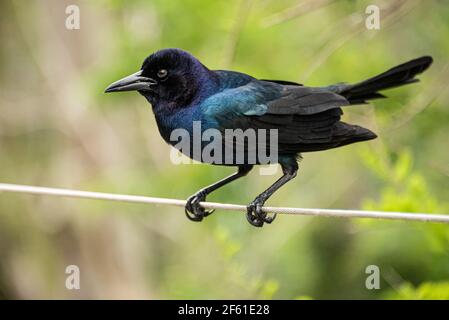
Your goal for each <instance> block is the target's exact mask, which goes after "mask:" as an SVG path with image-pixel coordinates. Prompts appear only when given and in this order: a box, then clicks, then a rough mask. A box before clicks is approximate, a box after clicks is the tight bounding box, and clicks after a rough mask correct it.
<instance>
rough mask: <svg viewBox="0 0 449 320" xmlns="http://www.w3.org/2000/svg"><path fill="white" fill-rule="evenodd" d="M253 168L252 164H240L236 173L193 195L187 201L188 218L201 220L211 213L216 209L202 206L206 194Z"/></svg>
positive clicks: (242, 175)
mask: <svg viewBox="0 0 449 320" xmlns="http://www.w3.org/2000/svg"><path fill="white" fill-rule="evenodd" d="M252 168H253V166H252V165H242V166H239V169H238V171H237V172H236V173H234V174H232V175H230V176H228V177H226V178H224V179H222V180H220V181H218V182H216V183H214V184H212V185H210V186H207V187H205V188H203V189H201V190H200V191H198V192H197V193H195V194H194V195H192V196H191V197H189V198H188V199H187V203H186V206H185V213H186V216H187V218H189V219H190V220H192V221H201V220H203V218H204V217H207V216H208V215H210V214H211V213H212V212H214V210H205V209H204V208H203V207H201V206H200V202H202V201H205V200H206V196H207V195H208V194H209V193H211V192H212V191H214V190H217V189H218V188H221V187H222V186H224V185H226V184H228V183H230V182H232V181H234V180H237V179H238V178H241V177H244V176H246V175H247V174H248V172H250V171H251V169H252Z"/></svg>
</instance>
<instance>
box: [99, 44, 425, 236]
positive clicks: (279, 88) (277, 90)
mask: <svg viewBox="0 0 449 320" xmlns="http://www.w3.org/2000/svg"><path fill="white" fill-rule="evenodd" d="M431 63H432V58H431V57H429V56H424V57H421V58H417V59H414V60H411V61H409V62H406V63H403V64H401V65H399V66H396V67H394V68H392V69H390V70H388V71H386V72H384V73H382V74H380V75H378V76H375V77H373V78H370V79H368V80H365V81H362V82H359V83H356V84H346V83H338V84H335V85H331V86H325V87H307V86H303V85H301V84H298V83H294V82H290V81H281V80H258V79H256V78H253V77H251V76H249V75H247V74H244V73H239V72H234V71H227V70H209V69H208V68H207V67H206V66H204V65H203V64H202V63H201V62H200V61H199V60H197V59H196V58H195V57H194V56H192V55H191V54H189V53H188V52H186V51H183V50H180V49H164V50H160V51H157V52H155V53H153V54H152V55H150V56H149V57H147V58H146V59H145V61H144V62H143V64H142V67H141V69H140V70H139V71H138V72H136V73H134V74H132V75H130V76H128V77H125V78H123V79H121V80H119V81H116V82H114V83H112V84H111V85H110V86H109V87H107V89H106V92H121V91H138V92H139V93H140V94H141V95H143V96H144V97H145V98H146V99H147V100H148V101H149V102H150V103H151V105H152V108H153V112H154V114H155V118H156V122H157V125H158V128H159V132H160V134H161V135H162V138H163V139H164V140H165V141H166V142H167V143H170V144H172V145H174V144H175V142H176V141H172V139H170V136H171V133H172V132H173V131H174V130H175V129H185V130H186V132H188V133H189V134H192V127H193V125H192V124H193V123H194V121H199V122H200V123H201V130H203V131H205V130H207V129H217V130H219V132H224V131H225V129H242V130H244V131H246V130H248V129H252V130H255V131H259V130H261V129H265V130H266V129H274V130H276V132H277V134H278V136H277V146H276V152H277V162H278V163H279V164H280V166H281V168H282V171H283V175H282V177H281V178H280V179H278V180H277V181H276V182H275V183H274V184H272V185H271V186H270V187H269V188H268V189H267V190H265V191H264V192H262V193H261V194H260V195H258V196H257V197H256V198H255V200H254V201H252V202H251V203H250V204H249V205H248V206H247V219H248V221H249V222H250V223H251V224H252V225H254V226H257V227H261V226H262V225H263V224H264V223H271V222H272V221H273V219H274V218H275V216H269V215H267V214H266V213H264V212H263V211H262V206H263V205H264V203H265V202H266V201H267V199H268V198H269V197H270V196H271V195H272V194H273V193H274V192H275V191H276V190H278V189H279V188H280V187H281V186H283V185H284V184H285V183H286V182H288V181H289V180H291V179H293V178H294V177H295V176H296V173H297V171H298V161H297V160H298V159H299V158H300V157H301V153H303V152H311V151H321V150H327V149H331V148H337V147H341V146H344V145H347V144H351V143H354V142H359V141H366V140H371V139H374V138H376V135H375V134H374V133H373V132H371V131H370V130H368V129H366V128H362V127H360V126H356V125H351V124H347V123H344V122H342V121H340V117H341V115H342V114H343V112H342V109H341V107H344V106H349V105H354V104H365V103H367V101H368V100H373V99H378V98H385V96H384V95H382V94H381V93H379V91H381V90H384V89H389V88H393V87H397V86H401V85H405V84H409V83H413V82H417V81H418V80H417V79H416V78H415V76H416V75H417V74H420V73H421V72H423V71H424V70H426V69H427V68H428V67H429V66H430V64H431ZM220 143H222V144H225V142H224V141H221V142H220ZM236 144H237V143H236V142H235V141H234V142H233V144H232V145H231V147H232V148H234V147H235V146H236ZM261 145H262V146H264V147H265V148H268V146H269V142H267V141H265V142H264V143H262V144H261ZM204 146H205V145H204V143H202V144H201V148H204ZM228 147H229V145H228ZM250 147H251V146H248V145H245V146H244V150H248V149H249V148H250ZM257 148H261V147H260V145H259V144H258V145H257ZM187 155H188V156H190V157H193V158H195V156H194V155H193V154H187ZM245 159H246V158H245ZM199 160H200V161H203V162H207V161H204V159H199ZM210 163H212V164H218V163H216V162H210ZM220 164H224V165H234V166H237V167H238V170H237V172H236V173H235V174H233V175H231V176H229V177H227V178H224V179H223V180H220V181H218V182H216V183H215V184H212V185H210V186H208V187H205V188H203V189H201V190H200V191H198V192H197V193H195V194H194V195H193V196H191V197H190V198H188V200H187V204H186V207H185V211H186V215H187V217H188V218H189V219H191V220H193V221H201V220H202V219H203V218H204V217H206V216H208V215H209V214H211V213H212V211H208V210H205V209H204V208H203V207H202V206H201V205H200V202H201V201H205V200H206V196H207V195H208V194H209V193H211V192H212V191H214V190H216V189H218V188H220V187H222V186H224V185H225V184H228V183H229V182H231V181H234V180H236V179H238V178H240V177H243V176H245V175H246V174H247V173H248V172H249V171H250V170H251V169H252V168H253V166H254V165H257V164H260V162H259V161H258V160H257V159H256V161H255V162H254V163H253V162H251V163H250V162H249V161H247V162H245V161H243V162H239V163H237V162H231V163H229V162H226V163H220Z"/></svg>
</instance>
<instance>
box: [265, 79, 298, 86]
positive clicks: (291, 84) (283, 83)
mask: <svg viewBox="0 0 449 320" xmlns="http://www.w3.org/2000/svg"><path fill="white" fill-rule="evenodd" d="M259 81H266V82H273V83H277V84H282V85H289V86H302V84H300V83H297V82H293V81H286V80H269V79H259Z"/></svg>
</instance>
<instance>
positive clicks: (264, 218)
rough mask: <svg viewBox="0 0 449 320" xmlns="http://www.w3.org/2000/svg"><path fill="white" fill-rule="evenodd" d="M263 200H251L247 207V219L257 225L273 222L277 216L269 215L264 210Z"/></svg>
mask: <svg viewBox="0 0 449 320" xmlns="http://www.w3.org/2000/svg"><path fill="white" fill-rule="evenodd" d="M263 204H264V203H263V202H262V201H258V200H257V199H256V200H254V201H253V202H251V203H250V204H249V205H248V206H247V207H246V219H247V220H248V222H249V223H250V224H251V225H253V226H255V227H262V226H263V224H264V223H268V224H269V223H272V222H273V220H274V219H275V218H276V214H273V215H272V216H268V214H267V213H266V212H264V211H262V207H263Z"/></svg>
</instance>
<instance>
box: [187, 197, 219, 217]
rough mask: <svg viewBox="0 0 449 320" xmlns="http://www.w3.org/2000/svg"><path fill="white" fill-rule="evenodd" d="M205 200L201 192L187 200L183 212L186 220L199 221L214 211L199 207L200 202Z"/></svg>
mask: <svg viewBox="0 0 449 320" xmlns="http://www.w3.org/2000/svg"><path fill="white" fill-rule="evenodd" d="M205 200H206V193H205V192H204V191H203V190H201V191H199V192H197V193H195V194H194V195H193V196H190V197H189V198H188V199H187V203H186V206H185V208H184V211H185V213H186V216H187V218H189V219H190V220H192V221H201V220H203V218H204V217H207V216H208V215H210V214H212V213H213V212H214V211H215V210H206V209H204V208H203V207H201V205H200V202H202V201H205Z"/></svg>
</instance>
